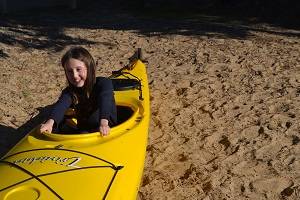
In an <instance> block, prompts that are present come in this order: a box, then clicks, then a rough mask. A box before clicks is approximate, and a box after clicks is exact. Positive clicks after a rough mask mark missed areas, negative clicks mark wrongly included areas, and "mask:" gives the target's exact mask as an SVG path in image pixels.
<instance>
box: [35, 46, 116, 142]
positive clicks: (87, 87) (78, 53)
mask: <svg viewBox="0 0 300 200" xmlns="http://www.w3.org/2000/svg"><path fill="white" fill-rule="evenodd" d="M61 64H62V66H63V68H64V70H65V74H66V78H67V81H68V84H69V85H68V87H66V88H65V89H64V90H63V91H62V93H61V95H60V97H59V99H58V101H57V102H56V103H55V104H54V107H53V110H52V112H51V114H50V117H49V119H48V120H47V121H46V122H45V123H44V124H42V125H41V127H40V131H41V132H50V133H51V132H52V129H54V130H59V127H60V124H61V122H62V121H63V118H64V113H65V111H66V110H67V109H68V108H69V107H73V108H74V109H75V113H76V118H77V129H76V130H74V131H75V132H76V133H80V132H84V131H88V130H95V129H96V130H97V131H100V133H101V134H102V135H103V136H106V135H108V134H109V132H110V126H112V125H114V124H116V122H117V111H116V105H115V99H114V93H113V85H112V82H111V80H110V79H107V78H104V77H97V78H96V77H95V68H96V65H95V62H94V59H93V58H92V56H91V54H90V53H89V52H88V51H87V50H86V49H84V48H82V47H73V48H71V49H69V50H68V51H67V52H66V53H65V54H64V56H63V57H62V59H61Z"/></svg>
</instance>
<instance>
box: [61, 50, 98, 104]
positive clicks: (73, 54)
mask: <svg viewBox="0 0 300 200" xmlns="http://www.w3.org/2000/svg"><path fill="white" fill-rule="evenodd" d="M71 58H73V59H77V60H80V61H81V62H83V63H84V64H85V66H86V68H87V78H86V80H85V83H84V86H83V92H84V95H85V96H87V97H89V96H90V94H91V93H92V90H93V86H94V84H95V82H96V75H95V71H96V64H95V61H94V59H93V57H92V55H91V54H90V53H89V52H88V51H87V50H86V49H85V48H83V47H72V48H70V49H69V50H68V51H67V52H66V53H65V54H64V55H63V57H62V59H61V65H62V66H63V67H65V65H66V64H67V62H68V61H69V60H70V59H71ZM67 80H68V79H67ZM68 83H69V88H70V90H71V92H72V93H73V94H75V95H76V91H77V90H76V88H75V87H74V86H73V85H72V84H71V83H70V81H69V80H68ZM76 96H77V95H76ZM76 99H77V100H78V97H77V98H76Z"/></svg>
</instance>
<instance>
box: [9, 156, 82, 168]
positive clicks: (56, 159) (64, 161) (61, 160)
mask: <svg viewBox="0 0 300 200" xmlns="http://www.w3.org/2000/svg"><path fill="white" fill-rule="evenodd" d="M80 160H81V157H69V158H65V157H60V156H40V157H29V158H22V159H19V160H15V161H13V163H14V164H27V165H32V164H36V163H46V162H52V163H55V164H58V165H63V166H66V167H72V168H80V166H78V163H79V161H80Z"/></svg>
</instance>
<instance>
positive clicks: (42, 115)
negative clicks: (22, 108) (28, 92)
mask: <svg viewBox="0 0 300 200" xmlns="http://www.w3.org/2000/svg"><path fill="white" fill-rule="evenodd" d="M50 109H51V106H46V107H44V108H39V109H38V110H39V114H38V115H36V116H35V117H33V118H31V119H30V120H29V121H27V122H26V123H25V124H23V125H22V126H21V127H19V128H18V129H14V128H11V127H7V126H3V125H0V158H1V157H2V156H4V155H5V154H6V153H7V152H8V151H9V150H10V149H11V148H12V147H13V146H14V145H16V144H17V143H18V141H20V140H21V139H22V138H23V137H24V136H25V135H27V134H28V133H29V132H30V131H31V130H32V129H33V128H35V127H37V126H38V125H39V124H41V123H42V122H43V121H44V120H45V119H46V117H47V116H48V115H49V112H50Z"/></svg>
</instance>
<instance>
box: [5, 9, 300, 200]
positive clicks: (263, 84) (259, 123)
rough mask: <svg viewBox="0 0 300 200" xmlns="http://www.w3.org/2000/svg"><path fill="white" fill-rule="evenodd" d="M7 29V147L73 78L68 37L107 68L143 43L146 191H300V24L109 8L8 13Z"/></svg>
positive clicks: (151, 194) (208, 197) (185, 194)
mask: <svg viewBox="0 0 300 200" xmlns="http://www.w3.org/2000/svg"><path fill="white" fill-rule="evenodd" d="M71 16H72V17H71ZM36 17H41V18H42V19H43V20H41V18H38V19H39V20H35V19H36ZM208 19H209V20H208ZM46 24H47V25H46ZM0 35H1V38H2V39H1V41H0V60H1V65H0V76H1V81H0V131H1V136H0V147H1V148H0V149H1V153H2V154H3V153H5V152H6V151H7V150H8V149H9V148H10V147H11V146H12V144H13V143H14V142H15V141H17V140H18V139H19V138H20V137H21V136H22V135H24V134H25V133H26V131H28V130H29V129H30V128H32V127H33V126H34V125H36V124H38V123H40V122H41V121H42V120H43V119H44V118H45V116H46V115H47V112H48V110H49V105H51V104H53V103H54V102H55V101H56V99H57V97H58V95H59V94H60V91H61V90H62V88H64V87H65V85H66V81H65V77H64V73H63V71H62V68H61V67H60V58H61V56H62V54H63V53H64V51H65V50H66V49H67V48H68V47H70V46H72V45H81V46H84V47H86V48H87V49H88V50H89V51H90V52H91V53H92V55H93V56H94V58H95V60H96V61H97V63H98V66H99V67H98V69H97V75H99V76H105V75H108V74H109V73H110V71H112V70H116V69H118V68H120V67H122V66H123V65H124V64H126V63H127V62H128V60H127V58H129V57H130V56H131V54H132V53H133V52H134V51H135V49H136V48H138V47H141V48H142V49H143V50H144V58H145V59H146V60H147V61H148V63H147V66H148V75H149V82H150V89H151V110H152V116H151V125H150V129H149V130H150V132H149V142H148V143H149V144H148V147H147V157H146V163H145V170H144V175H143V180H142V185H141V187H140V191H139V197H138V198H139V199H140V200H155V199H157V200H158V199H161V200H162V199H168V200H169V199H170V200H173V199H176V200H181V199H189V200H196V199H203V200H213V199H216V200H217V199H237V200H242V199H255V200H256V199H272V200H274V199H289V200H290V199H295V200H296V199H299V198H300V160H299V159H300V144H299V142H300V124H299V120H300V97H299V96H300V55H299V54H300V44H299V42H300V40H299V36H300V32H299V31H297V30H293V29H287V28H279V27H272V26H270V25H267V24H255V25H247V24H239V23H236V22H232V23H229V22H224V21H218V19H213V20H211V18H207V19H206V18H194V19H182V20H174V19H160V18H156V19H149V18H139V17H136V16H135V15H134V14H132V13H126V12H125V13H122V12H114V13H111V11H110V10H105V9H103V10H101V11H99V12H98V13H97V14H96V13H95V12H94V13H92V12H91V13H86V14H85V15H82V13H80V12H73V13H72V14H69V15H67V14H64V13H63V12H58V13H55V14H53V13H51V12H50V13H45V14H43V15H40V14H36V15H33V17H28V16H27V17H24V16H23V17H8V18H7V19H6V20H4V21H3V22H1V26H0Z"/></svg>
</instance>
